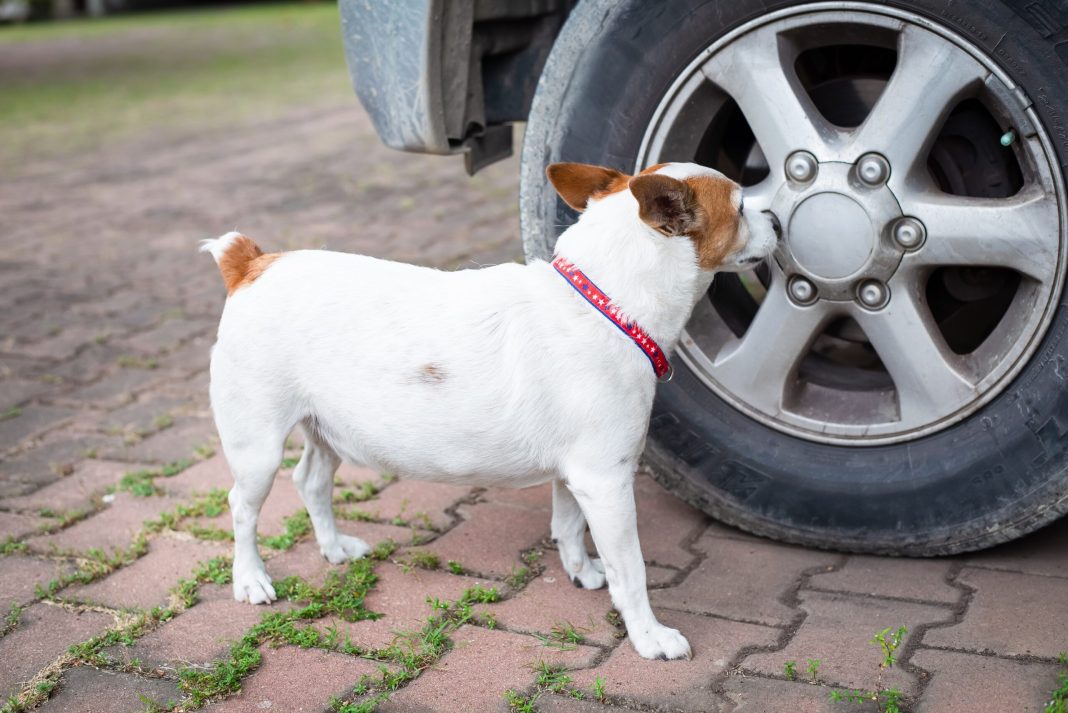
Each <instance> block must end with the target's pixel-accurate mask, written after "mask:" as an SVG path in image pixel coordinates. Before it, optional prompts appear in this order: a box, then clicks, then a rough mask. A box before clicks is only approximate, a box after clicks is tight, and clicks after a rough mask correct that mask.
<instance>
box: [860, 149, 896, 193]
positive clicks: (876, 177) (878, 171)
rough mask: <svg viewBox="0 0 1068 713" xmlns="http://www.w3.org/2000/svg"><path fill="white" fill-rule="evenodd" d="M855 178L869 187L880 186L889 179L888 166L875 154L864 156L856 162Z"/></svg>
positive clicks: (883, 159)
mask: <svg viewBox="0 0 1068 713" xmlns="http://www.w3.org/2000/svg"><path fill="white" fill-rule="evenodd" d="M857 178H859V179H860V180H861V182H862V183H865V184H867V185H869V186H881V185H882V184H884V183H886V179H888V178H890V164H889V163H887V161H886V159H885V158H883V157H882V156H880V155H879V154H877V153H869V154H864V155H863V156H861V157H860V160H859V161H857Z"/></svg>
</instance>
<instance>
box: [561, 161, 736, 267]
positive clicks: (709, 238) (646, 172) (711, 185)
mask: <svg viewBox="0 0 1068 713" xmlns="http://www.w3.org/2000/svg"><path fill="white" fill-rule="evenodd" d="M668 165H670V164H667V163H658V164H656V165H654V166H649V167H648V168H645V169H643V170H642V171H641V173H639V174H638V175H637V176H628V175H627V174H625V173H621V172H619V171H616V170H615V169H611V168H605V167H603V166H591V165H588V164H584V163H554V164H551V165H550V166H549V167H548V168H547V169H545V173H546V175H547V176H548V177H549V181H550V182H551V183H552V184H553V188H555V189H556V192H557V193H559V194H560V197H561V198H563V199H564V202H566V203H567V204H568V205H569V206H571V207H572V208H574V209H575V210H577V211H579V212H580V213H581V212H582V211H584V210H586V208H587V206H588V203H589V201H590V200H597V199H600V198H604V197H605V196H607V195H610V194H612V193H618V192H619V191H624V190H626V189H627V188H630V191H631V193H633V194H634V197H635V198H636V199H637V201H638V212H639V215H640V216H641V219H642V220H643V221H645V222H646V223H647V224H648V225H649V226H650V227H652V228H653V229H655V230H657V231H658V232H660V233H663V234H664V235H668V236H683V235H684V236H687V237H689V238H690V239H691V240H693V242H694V247H695V248H696V250H697V261H698V264H699V265H700V266H701V267H702V268H703V269H705V270H714V269H716V268H717V267H719V266H720V265H721V264H722V263H723V261H724V259H725V258H726V257H727V256H728V255H730V254H731V253H732V252H734V251H735V250H736V249H737V248H738V247H739V246H738V245H737V242H738V220H739V213H738V211H739V205H738V203H737V201H736V195H737V191H738V185H737V184H736V183H734V182H733V181H731V180H729V179H728V178H726V177H724V176H720V175H716V174H704V175H697V176H691V177H689V178H684V179H677V178H672V177H671V176H666V175H664V174H661V173H657V171H659V170H660V169H662V168H664V167H665V166H668Z"/></svg>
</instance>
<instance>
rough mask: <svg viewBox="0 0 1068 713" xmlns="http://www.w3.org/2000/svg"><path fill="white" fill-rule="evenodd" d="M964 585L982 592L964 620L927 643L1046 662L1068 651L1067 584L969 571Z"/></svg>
mask: <svg viewBox="0 0 1068 713" xmlns="http://www.w3.org/2000/svg"><path fill="white" fill-rule="evenodd" d="M958 581H959V582H961V583H963V584H965V585H967V586H969V587H972V588H974V589H975V590H976V591H975V593H974V594H973V595H972V601H971V603H970V604H969V605H968V610H967V612H966V614H965V616H964V619H963V620H962V621H961V622H960V623H959V624H957V625H956V626H950V627H946V628H941V629H932V630H931V631H928V632H927V634H926V635H925V636H924V639H923V641H924V643H925V644H927V645H930V646H944V647H947V648H953V649H963V650H967V651H978V652H991V653H996V654H1001V655H1003V656H1019V655H1031V656H1042V657H1045V658H1053V657H1055V656H1057V654H1058V653H1060V652H1062V651H1064V650H1065V649H1068V588H1066V587H1065V582H1064V580H1063V579H1060V578H1056V577H1041V576H1037V575H1030V574H1015V573H1009V572H993V571H989V570H981V569H971V568H966V569H964V570H962V571H961V573H960V576H959V577H958Z"/></svg>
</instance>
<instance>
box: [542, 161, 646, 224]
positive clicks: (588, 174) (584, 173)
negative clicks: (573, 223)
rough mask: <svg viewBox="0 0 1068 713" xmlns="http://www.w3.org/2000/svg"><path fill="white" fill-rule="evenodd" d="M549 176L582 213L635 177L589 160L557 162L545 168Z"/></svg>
mask: <svg viewBox="0 0 1068 713" xmlns="http://www.w3.org/2000/svg"><path fill="white" fill-rule="evenodd" d="M664 166H667V164H666V163H658V164H656V165H654V166H649V167H648V168H645V169H642V171H641V173H640V174H639V175H642V176H644V175H646V174H649V173H655V172H656V171H658V170H660V169H661V168H663V167H664ZM545 175H546V176H548V177H549V182H550V183H552V184H553V188H555V189H556V192H557V193H559V194H560V197H561V198H563V199H564V202H565V203H567V204H568V205H569V206H571V207H572V208H574V209H575V210H577V211H578V212H579V213H581V212H582V211H584V210H586V207H587V205H588V204H589V202H590V200H599V199H601V198H604V197H605V196H607V195H611V194H612V193H618V192H620V191H625V190H627V187H628V186H629V185H630V179H631V178H632V176H629V175H627V174H626V173H622V172H620V171H617V170H615V169H614V168H605V167H604V166H593V165H590V164H586V163H553V164H549V167H548V168H546V169H545Z"/></svg>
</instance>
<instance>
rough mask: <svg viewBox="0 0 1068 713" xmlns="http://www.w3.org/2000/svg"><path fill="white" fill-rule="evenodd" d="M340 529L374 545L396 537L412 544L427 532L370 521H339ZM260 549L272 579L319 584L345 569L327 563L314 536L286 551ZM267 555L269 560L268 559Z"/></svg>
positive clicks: (403, 542) (396, 539) (395, 540)
mask: <svg viewBox="0 0 1068 713" xmlns="http://www.w3.org/2000/svg"><path fill="white" fill-rule="evenodd" d="M338 531H339V532H342V533H344V534H346V535H352V536H354V537H359V538H360V539H362V540H364V541H365V542H367V543H368V544H369V545H371V546H372V547H373V546H374V545H377V544H378V543H379V542H384V541H386V540H393V541H394V542H395V543H397V544H398V545H402V546H403V545H407V544H409V543H410V542H411V540H412V537H413V536H422V535H425V534H426V533H424V532H422V531H420V530H412V529H410V528H405V527H396V526H394V525H379V524H376V523H371V522H339V523H338ZM260 552H261V554H262V555H263V557H264V558H265V559H266V560H267V573H268V574H270V575H271V577H272V578H274V579H281V578H284V577H289V576H294V575H295V576H298V577H300V578H302V579H304V580H306V581H308V582H311V583H313V584H315V585H316V586H318V585H321V584H322V583H323V581H325V578H326V574H327V572H330V571H331V570H342V569H343V568H344V566H345V565H333V564H330V563H329V562H327V561H326V560H325V559H324V558H323V556H322V554H320V553H319V545H318V544H316V542H315V538H314V536H310V537H308V538H307V539H306V540H303V541H301V542H298V543H297V544H296V545H294V546H293V547H292V548H291V549H289V550H286V551H283V552H273V551H272V550H271V549H270V548H269V547H260ZM268 556H269V557H270V558H269V559H267V558H268ZM396 556H400V555H396Z"/></svg>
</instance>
